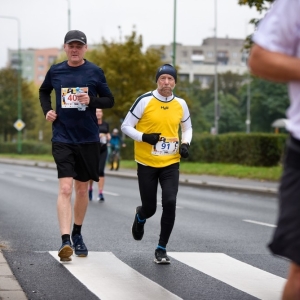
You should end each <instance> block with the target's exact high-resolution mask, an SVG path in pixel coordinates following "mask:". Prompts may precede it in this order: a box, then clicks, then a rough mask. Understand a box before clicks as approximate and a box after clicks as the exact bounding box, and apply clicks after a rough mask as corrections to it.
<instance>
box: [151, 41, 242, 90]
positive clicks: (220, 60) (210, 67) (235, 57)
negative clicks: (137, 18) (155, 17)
mask: <svg viewBox="0 0 300 300" xmlns="http://www.w3.org/2000/svg"><path fill="white" fill-rule="evenodd" d="M215 41H216V45H215ZM244 42H245V40H244V39H232V38H217V39H215V38H214V37H213V38H206V39H204V40H203V43H202V45H193V46H185V45H182V44H179V43H177V44H176V65H177V67H178V76H179V77H180V79H181V80H189V81H190V82H193V81H194V80H197V81H199V82H200V83H201V84H202V86H203V87H205V86H207V85H209V84H210V83H211V82H212V80H213V78H214V74H215V70H216V69H217V73H226V72H229V71H230V72H232V73H237V74H244V73H246V72H247V65H246V61H247V52H246V51H245V50H243V46H244ZM149 48H154V49H163V56H162V60H163V61H164V62H166V63H172V61H173V43H172V44H170V45H151V46H150V47H149ZM215 50H216V51H215ZM215 52H216V54H215ZM216 61H217V65H216V64H215V62H216Z"/></svg>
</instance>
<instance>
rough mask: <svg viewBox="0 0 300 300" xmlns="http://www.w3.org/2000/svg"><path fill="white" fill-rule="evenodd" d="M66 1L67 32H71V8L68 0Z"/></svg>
mask: <svg viewBox="0 0 300 300" xmlns="http://www.w3.org/2000/svg"><path fill="white" fill-rule="evenodd" d="M67 1H68V31H70V30H71V8H70V0H67Z"/></svg>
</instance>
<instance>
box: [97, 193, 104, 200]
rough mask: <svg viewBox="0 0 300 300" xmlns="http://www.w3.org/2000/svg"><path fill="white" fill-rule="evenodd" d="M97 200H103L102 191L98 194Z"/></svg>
mask: <svg viewBox="0 0 300 300" xmlns="http://www.w3.org/2000/svg"><path fill="white" fill-rule="evenodd" d="M97 200H98V201H104V200H105V199H104V196H103V194H102V193H100V194H99V195H98V198H97Z"/></svg>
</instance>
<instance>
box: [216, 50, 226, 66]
mask: <svg viewBox="0 0 300 300" xmlns="http://www.w3.org/2000/svg"><path fill="white" fill-rule="evenodd" d="M217 53H218V55H217V56H218V58H217V60H218V64H219V65H227V64H228V60H229V55H228V51H224V50H219V51H218V52H217Z"/></svg>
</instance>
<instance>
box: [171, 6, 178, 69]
mask: <svg viewBox="0 0 300 300" xmlns="http://www.w3.org/2000/svg"><path fill="white" fill-rule="evenodd" d="M176 5H177V1H176V0H174V24H173V25H174V26H173V57H172V59H173V67H174V68H176Z"/></svg>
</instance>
